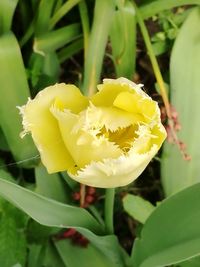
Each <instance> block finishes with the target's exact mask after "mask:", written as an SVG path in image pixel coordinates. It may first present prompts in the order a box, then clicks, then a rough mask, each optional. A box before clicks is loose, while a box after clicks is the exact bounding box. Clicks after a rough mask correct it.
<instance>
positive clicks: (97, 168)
mask: <svg viewBox="0 0 200 267" xmlns="http://www.w3.org/2000/svg"><path fill="white" fill-rule="evenodd" d="M157 151H158V146H157V145H154V146H153V147H152V148H151V150H150V151H148V152H147V153H144V154H138V153H135V152H134V151H132V150H131V151H130V152H129V153H128V155H122V156H120V157H118V158H116V159H104V160H103V161H102V162H92V163H91V164H89V165H88V166H86V167H85V168H83V169H81V170H80V171H78V172H77V173H76V174H72V173H70V172H69V175H70V176H71V177H72V178H73V179H74V180H76V181H77V182H80V183H82V184H86V185H88V186H94V187H99V188H114V187H119V186H125V185H128V184H129V183H131V182H133V181H134V180H135V179H136V178H138V176H139V175H140V174H141V173H142V172H143V170H144V169H145V168H146V166H147V165H148V164H149V162H150V161H151V159H152V158H153V156H154V155H155V154H156V153H157Z"/></svg>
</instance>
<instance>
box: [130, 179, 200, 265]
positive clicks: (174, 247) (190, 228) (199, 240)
mask: <svg viewBox="0 0 200 267" xmlns="http://www.w3.org/2000/svg"><path fill="white" fill-rule="evenodd" d="M199 201H200V185H199V184H197V185H194V186H192V187H189V188H187V189H185V190H183V191H181V192H179V193H177V194H176V195H174V196H172V197H170V198H168V199H166V200H165V201H163V202H162V203H161V204H160V205H159V206H158V207H157V208H156V209H155V211H154V212H153V213H152V214H151V215H150V217H149V218H148V220H147V221H146V223H145V225H144V227H143V229H142V232H141V238H139V239H137V240H136V243H135V246H134V249H133V263H134V266H136V267H158V266H159V267H162V266H167V265H170V264H173V263H177V262H181V261H184V260H186V259H189V258H191V257H194V256H197V255H199V253H200V251H199V246H200V229H199V223H200V209H199ZM183 207H184V208H183Z"/></svg>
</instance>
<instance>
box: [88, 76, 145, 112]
mask: <svg viewBox="0 0 200 267" xmlns="http://www.w3.org/2000/svg"><path fill="white" fill-rule="evenodd" d="M140 86H141V85H137V84H135V83H133V82H131V81H129V80H127V79H125V78H118V79H116V80H114V79H104V80H103V84H100V85H98V86H97V88H98V90H99V92H98V93H96V94H95V95H94V96H92V97H91V102H92V103H93V104H94V105H95V106H104V107H109V106H112V104H113V102H114V100H115V98H116V97H117V95H118V94H119V93H121V92H132V90H133V88H136V89H135V90H137V89H138V90H139V88H140Z"/></svg>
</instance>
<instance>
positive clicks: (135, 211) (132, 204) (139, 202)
mask: <svg viewBox="0 0 200 267" xmlns="http://www.w3.org/2000/svg"><path fill="white" fill-rule="evenodd" d="M123 206H124V209H125V211H126V212H127V213H128V214H129V215H130V216H132V217H133V218H134V219H136V220H137V221H139V222H141V223H145V221H146V220H147V219H148V217H149V216H150V214H151V213H152V212H153V211H154V209H155V207H154V206H153V205H152V204H151V203H150V202H148V201H147V200H145V199H143V198H142V197H140V196H134V195H131V194H127V195H126V196H125V197H124V198H123Z"/></svg>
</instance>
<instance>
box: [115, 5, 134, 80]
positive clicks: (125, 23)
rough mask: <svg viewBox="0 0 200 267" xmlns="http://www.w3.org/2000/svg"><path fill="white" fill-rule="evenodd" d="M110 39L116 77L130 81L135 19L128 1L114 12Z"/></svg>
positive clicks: (132, 68)
mask: <svg viewBox="0 0 200 267" xmlns="http://www.w3.org/2000/svg"><path fill="white" fill-rule="evenodd" d="M110 38H111V46H112V53H113V58H114V63H115V69H116V74H117V77H126V78H128V79H132V78H133V74H134V71H135V55H136V18H135V9H134V6H133V4H132V3H131V2H130V1H126V2H125V4H124V6H122V7H120V8H119V9H118V10H117V11H115V15H114V18H113V22H112V27H111V31H110Z"/></svg>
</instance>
